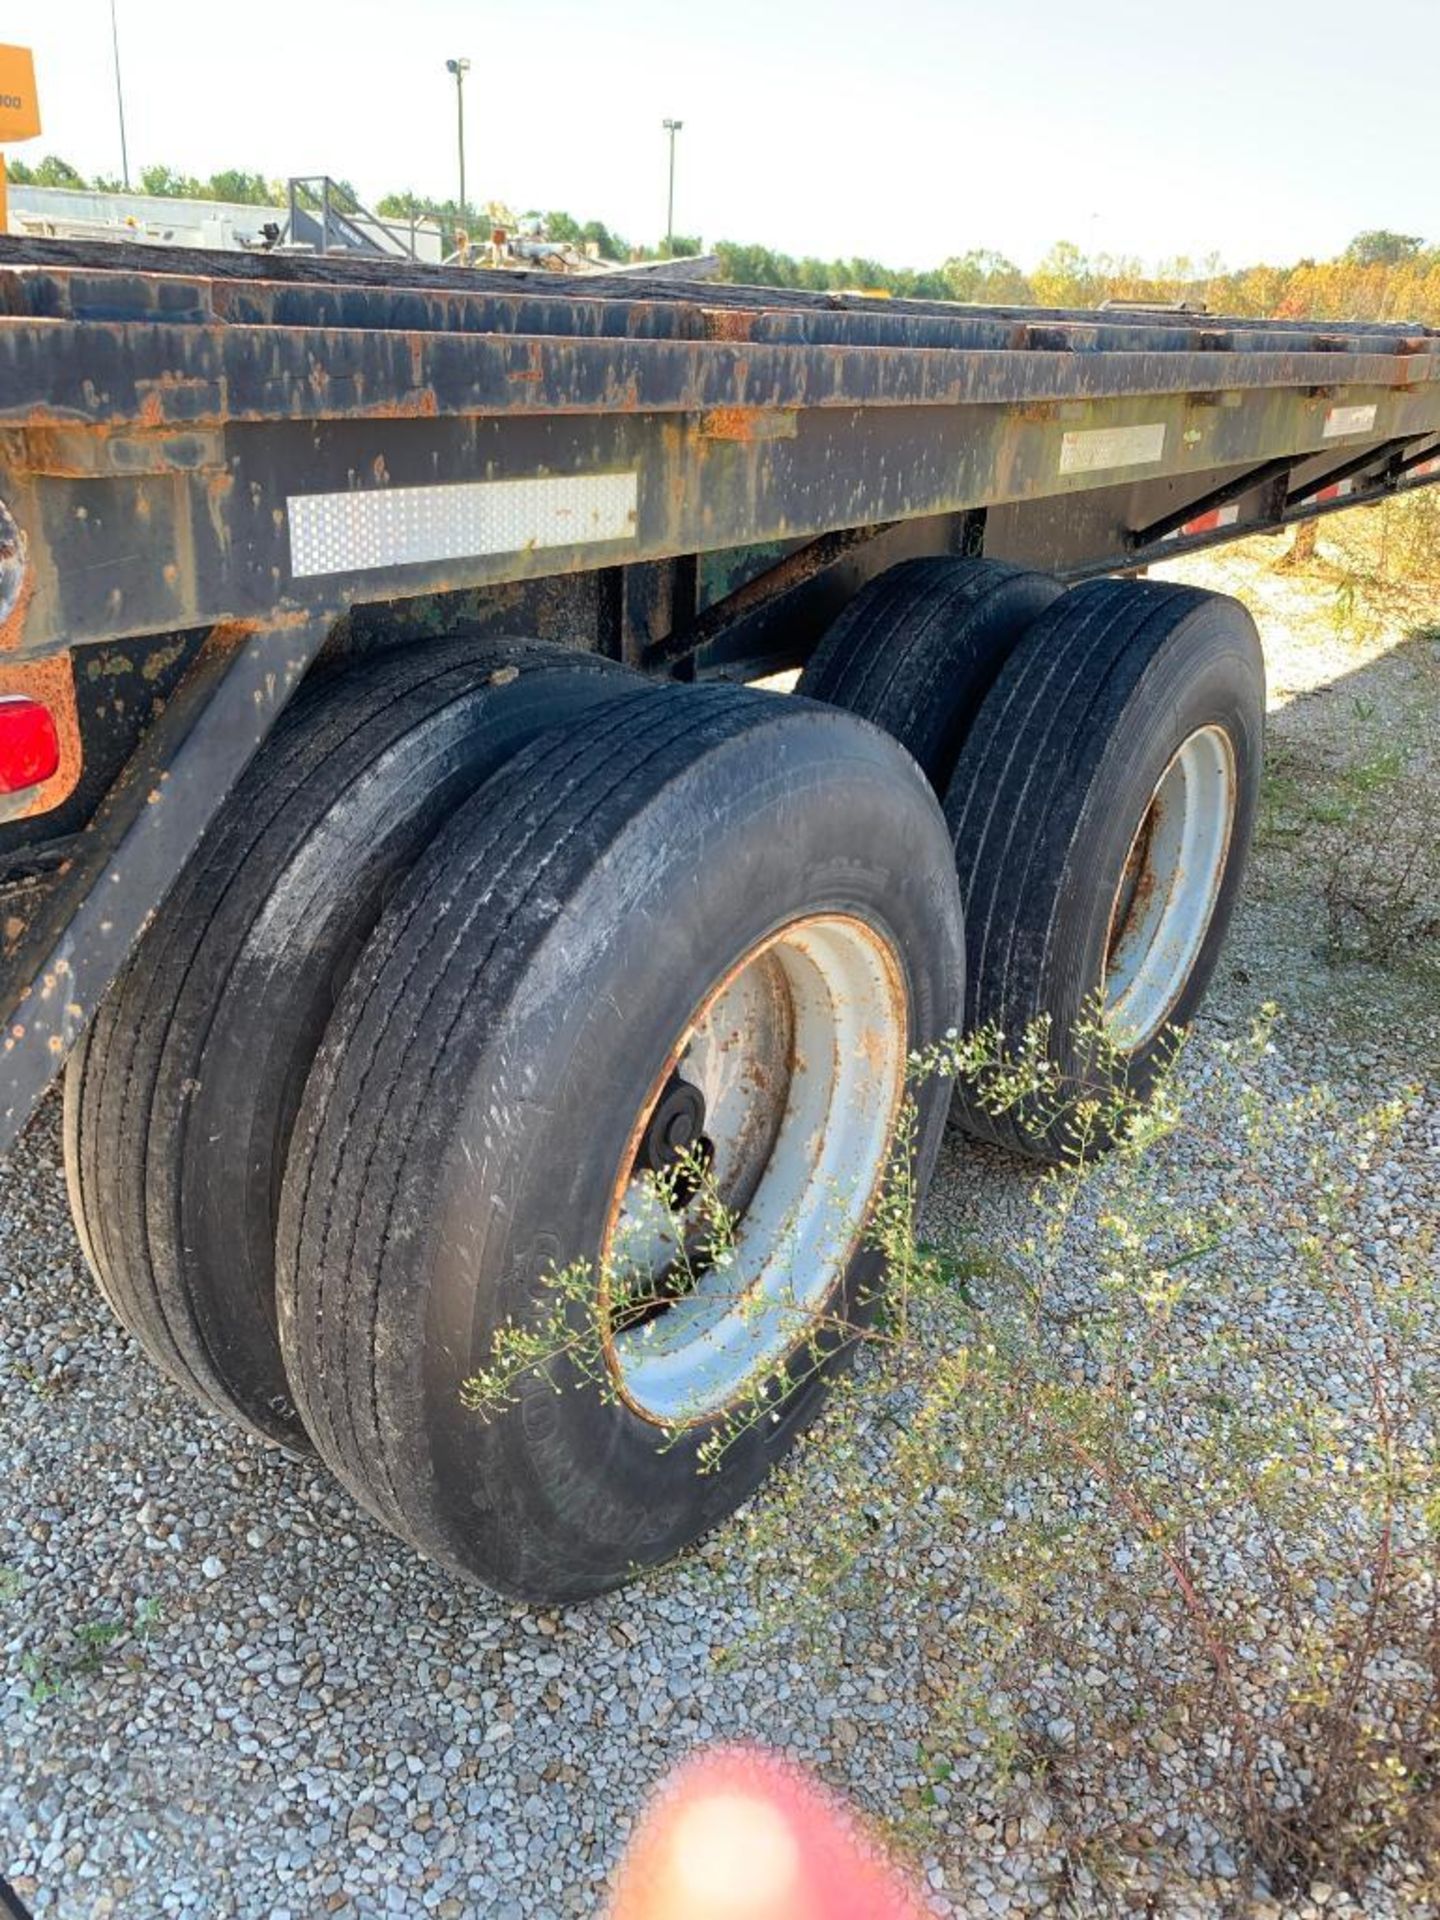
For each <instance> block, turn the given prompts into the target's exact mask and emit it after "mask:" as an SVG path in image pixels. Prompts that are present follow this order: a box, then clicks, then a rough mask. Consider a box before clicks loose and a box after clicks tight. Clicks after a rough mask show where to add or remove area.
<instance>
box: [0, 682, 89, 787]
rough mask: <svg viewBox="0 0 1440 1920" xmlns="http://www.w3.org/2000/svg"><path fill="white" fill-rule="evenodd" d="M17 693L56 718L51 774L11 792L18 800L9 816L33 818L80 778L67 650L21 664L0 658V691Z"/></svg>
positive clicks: (77, 723)
mask: <svg viewBox="0 0 1440 1920" xmlns="http://www.w3.org/2000/svg"><path fill="white" fill-rule="evenodd" d="M6 693H19V694H24V695H25V696H26V698H28V699H31V700H38V701H39V702H40V703H41V705H42V706H44V707H47V708H48V709H49V710H50V713H51V714H52V715H53V717H54V720H55V731H56V733H57V735H58V736H59V741H60V765H59V766H58V767H57V768H56V769H55V772H54V773H53V774H52V775H51V777H50V778H49V779H48V780H46V781H44V782H43V783H42V784H41V785H40V786H38V787H35V788H34V789H33V790H32V791H31V792H30V793H28V794H14V795H12V796H11V799H12V800H13V801H15V802H17V803H18V805H17V808H16V811H15V812H14V813H13V814H12V815H11V816H10V818H11V819H14V820H29V819H33V818H34V816H35V815H36V814H40V813H49V812H50V811H51V809H52V808H54V807H58V806H59V805H60V804H61V802H62V801H64V800H68V799H69V798H70V795H71V794H72V793H73V792H74V791H75V788H76V786H77V785H78V784H79V780H80V768H81V764H82V760H83V755H82V753H81V748H80V714H79V709H78V708H77V706H76V702H75V669H74V664H73V662H72V660H71V656H70V655H69V654H68V653H62V654H58V655H56V656H55V657H54V658H52V659H49V660H36V661H33V662H30V663H28V664H26V665H24V666H22V665H20V664H19V663H18V662H15V661H10V662H6V661H3V660H0V694H6Z"/></svg>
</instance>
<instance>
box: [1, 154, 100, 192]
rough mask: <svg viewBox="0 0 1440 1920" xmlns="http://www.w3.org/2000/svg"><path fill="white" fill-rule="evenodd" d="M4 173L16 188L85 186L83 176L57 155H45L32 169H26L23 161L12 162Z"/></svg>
mask: <svg viewBox="0 0 1440 1920" xmlns="http://www.w3.org/2000/svg"><path fill="white" fill-rule="evenodd" d="M6 171H7V172H8V173H9V175H10V178H11V179H12V180H13V181H14V183H15V185H16V186H17V187H71V188H83V187H84V186H85V185H86V180H85V176H84V174H83V173H81V172H80V170H79V169H78V168H77V167H72V166H71V164H70V162H69V161H68V160H62V159H61V158H60V156H59V154H58V153H47V154H46V156H45V158H44V159H43V160H41V161H39V162H37V164H36V165H35V166H33V167H27V166H26V164H25V162H24V161H23V160H12V161H10V162H9V164H8V166H7V169H6Z"/></svg>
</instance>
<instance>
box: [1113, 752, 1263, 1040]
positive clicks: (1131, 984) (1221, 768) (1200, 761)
mask: <svg viewBox="0 0 1440 1920" xmlns="http://www.w3.org/2000/svg"><path fill="white" fill-rule="evenodd" d="M1235 805H1236V769H1235V749H1234V747H1233V746H1232V745H1231V742H1230V736H1229V735H1228V734H1227V733H1226V732H1225V731H1224V729H1223V728H1221V727H1216V726H1207V727H1199V728H1197V729H1196V731H1195V732H1194V733H1192V734H1190V735H1189V737H1188V738H1187V739H1185V740H1184V741H1182V742H1181V744H1180V746H1179V748H1178V749H1177V750H1176V752H1175V754H1174V755H1173V756H1172V758H1171V760H1170V762H1169V765H1168V766H1167V767H1166V769H1165V771H1164V773H1162V774H1161V776H1160V778H1159V780H1158V781H1157V782H1156V785H1155V789H1154V792H1153V793H1152V794H1151V796H1150V800H1149V803H1148V805H1147V806H1146V809H1145V813H1144V815H1143V817H1142V819H1141V821H1140V824H1139V825H1138V826H1137V828H1136V829H1135V832H1134V834H1133V836H1132V837H1131V841H1130V847H1129V850H1128V852H1127V854H1126V858H1125V866H1124V870H1123V872H1122V874H1121V877H1120V883H1119V885H1118V886H1117V887H1116V889H1115V894H1114V898H1113V900H1112V903H1111V908H1110V924H1109V932H1108V936H1107V939H1106V958H1105V979H1104V989H1103V992H1104V1013H1105V1021H1106V1025H1107V1027H1108V1029H1109V1031H1110V1034H1111V1036H1112V1038H1113V1039H1114V1040H1115V1041H1116V1043H1117V1044H1118V1045H1119V1046H1121V1047H1122V1048H1125V1049H1126V1050H1128V1051H1130V1052H1137V1051H1139V1049H1140V1048H1142V1047H1144V1046H1146V1045H1148V1044H1149V1042H1150V1041H1151V1040H1153V1039H1154V1038H1155V1036H1156V1034H1158V1033H1159V1031H1160V1029H1161V1028H1162V1027H1163V1026H1164V1025H1165V1022H1166V1021H1167V1019H1168V1018H1169V1016H1170V1014H1171V1012H1172V1011H1173V1009H1174V1007H1175V1005H1176V1002H1177V1001H1178V1000H1179V998H1180V996H1181V994H1182V993H1183V992H1184V989H1185V983H1186V981H1187V980H1188V979H1189V977H1190V975H1191V973H1192V971H1193V970H1194V966H1195V962H1196V960H1197V959H1198V958H1199V955H1200V949H1201V948H1202V947H1203V945H1204V944H1205V936H1206V934H1207V933H1208V932H1209V930H1210V923H1211V921H1212V919H1213V918H1214V915H1215V907H1216V903H1217V902H1218V900H1219V897H1220V887H1221V883H1222V882H1223V880H1224V877H1225V867H1226V861H1227V858H1228V856H1229V851H1230V838H1231V833H1232V831H1233V828H1234V824H1235Z"/></svg>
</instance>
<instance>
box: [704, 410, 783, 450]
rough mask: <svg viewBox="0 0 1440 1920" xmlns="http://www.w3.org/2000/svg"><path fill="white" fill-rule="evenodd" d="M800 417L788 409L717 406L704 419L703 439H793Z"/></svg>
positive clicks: (752, 440)
mask: <svg viewBox="0 0 1440 1920" xmlns="http://www.w3.org/2000/svg"><path fill="white" fill-rule="evenodd" d="M799 422H800V416H799V414H798V413H797V412H794V411H793V410H791V409H788V408H778V407H768V408H767V407H716V408H714V409H712V411H711V412H709V413H702V414H701V416H700V437H701V439H702V440H745V441H751V442H754V441H763V440H793V439H795V437H796V435H797V434H798V433H799V430H800V427H799Z"/></svg>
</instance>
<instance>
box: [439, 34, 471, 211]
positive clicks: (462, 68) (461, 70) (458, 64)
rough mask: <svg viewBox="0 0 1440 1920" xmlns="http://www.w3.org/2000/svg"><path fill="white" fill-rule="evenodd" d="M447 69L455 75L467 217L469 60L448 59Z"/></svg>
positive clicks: (462, 197) (462, 195)
mask: <svg viewBox="0 0 1440 1920" xmlns="http://www.w3.org/2000/svg"><path fill="white" fill-rule="evenodd" d="M445 71H446V72H447V73H453V74H454V76H455V129H456V134H457V137H458V140H459V144H460V218H461V220H462V221H463V220H464V219H465V76H466V74H467V73H468V72H469V71H470V62H469V61H468V60H447V61H446V62H445Z"/></svg>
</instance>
